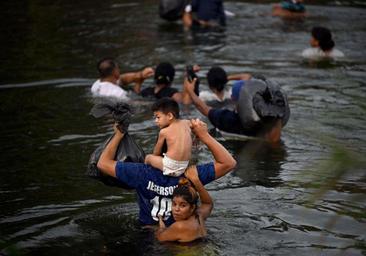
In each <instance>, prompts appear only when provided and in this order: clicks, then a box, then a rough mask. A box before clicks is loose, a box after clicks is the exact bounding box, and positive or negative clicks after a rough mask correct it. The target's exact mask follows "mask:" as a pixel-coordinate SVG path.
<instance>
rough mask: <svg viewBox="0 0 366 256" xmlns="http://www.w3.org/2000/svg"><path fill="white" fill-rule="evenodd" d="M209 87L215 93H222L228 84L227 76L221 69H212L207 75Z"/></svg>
mask: <svg viewBox="0 0 366 256" xmlns="http://www.w3.org/2000/svg"><path fill="white" fill-rule="evenodd" d="M207 81H208V86H209V87H210V89H211V90H213V91H215V90H216V91H218V92H221V91H222V90H224V88H225V85H226V83H227V82H228V78H227V74H226V72H225V70H224V69H223V68H221V67H212V68H210V70H209V71H208V73H207Z"/></svg>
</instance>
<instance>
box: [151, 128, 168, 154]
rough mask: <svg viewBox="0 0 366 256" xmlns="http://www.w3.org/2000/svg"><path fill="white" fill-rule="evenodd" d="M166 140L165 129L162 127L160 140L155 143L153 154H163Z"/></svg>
mask: <svg viewBox="0 0 366 256" xmlns="http://www.w3.org/2000/svg"><path fill="white" fill-rule="evenodd" d="M164 141H165V129H162V130H161V131H160V132H159V138H158V141H157V142H156V144H155V147H154V150H153V155H155V156H160V155H161V150H162V148H163V145H164Z"/></svg>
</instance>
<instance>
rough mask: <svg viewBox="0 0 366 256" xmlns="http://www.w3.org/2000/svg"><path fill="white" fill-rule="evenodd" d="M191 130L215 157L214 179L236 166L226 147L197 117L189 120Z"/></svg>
mask: <svg viewBox="0 0 366 256" xmlns="http://www.w3.org/2000/svg"><path fill="white" fill-rule="evenodd" d="M191 125H192V131H193V132H194V134H196V136H197V137H198V138H199V139H200V140H201V141H202V142H203V143H204V144H205V145H206V146H207V147H208V149H209V150H210V151H211V153H212V155H213V157H214V158H215V162H214V166H215V179H218V178H220V177H222V176H224V175H225V174H227V173H228V172H229V171H230V170H232V169H233V168H234V167H235V166H236V161H235V159H234V158H233V156H232V155H231V154H230V153H229V151H227V149H226V148H225V147H224V146H223V145H221V144H220V143H219V142H218V141H217V140H215V139H214V138H213V137H212V136H211V135H210V134H209V133H208V131H207V125H206V124H205V123H204V122H202V121H201V120H199V119H194V120H191Z"/></svg>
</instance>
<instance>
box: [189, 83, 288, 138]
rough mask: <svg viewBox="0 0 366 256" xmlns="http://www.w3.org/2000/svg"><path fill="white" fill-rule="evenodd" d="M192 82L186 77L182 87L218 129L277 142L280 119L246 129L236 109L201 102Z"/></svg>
mask: <svg viewBox="0 0 366 256" xmlns="http://www.w3.org/2000/svg"><path fill="white" fill-rule="evenodd" d="M194 84H195V80H193V82H191V83H190V82H189V81H188V80H187V79H185V81H184V87H185V89H186V91H187V92H188V94H189V96H190V97H191V99H192V102H193V104H194V105H195V106H196V108H197V109H198V110H199V111H200V112H201V113H202V114H203V115H204V116H207V117H208V119H209V120H210V122H211V124H212V125H213V126H215V127H216V128H218V129H219V130H221V131H224V132H229V133H235V134H240V135H246V136H256V137H262V138H264V139H265V140H267V141H269V142H278V141H279V140H280V138H281V131H282V121H281V119H268V120H264V121H265V122H263V123H262V124H258V127H251V129H247V128H246V127H244V126H243V124H242V121H241V119H240V117H239V114H238V113H237V111H236V110H229V109H219V108H212V107H210V106H208V105H207V104H206V103H205V102H203V101H202V100H201V99H200V98H199V97H198V96H197V95H196V94H195V93H194V91H193V90H194Z"/></svg>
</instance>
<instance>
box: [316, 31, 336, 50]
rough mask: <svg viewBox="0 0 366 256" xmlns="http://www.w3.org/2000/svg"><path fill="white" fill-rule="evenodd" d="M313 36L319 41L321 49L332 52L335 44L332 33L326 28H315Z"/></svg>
mask: <svg viewBox="0 0 366 256" xmlns="http://www.w3.org/2000/svg"><path fill="white" fill-rule="evenodd" d="M311 35H312V36H313V37H314V38H315V39H316V40H318V41H319V47H320V49H322V50H323V51H329V50H332V49H333V47H334V45H335V43H334V41H333V39H332V33H331V32H330V30H329V29H327V28H324V27H313V29H312V30H311Z"/></svg>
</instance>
